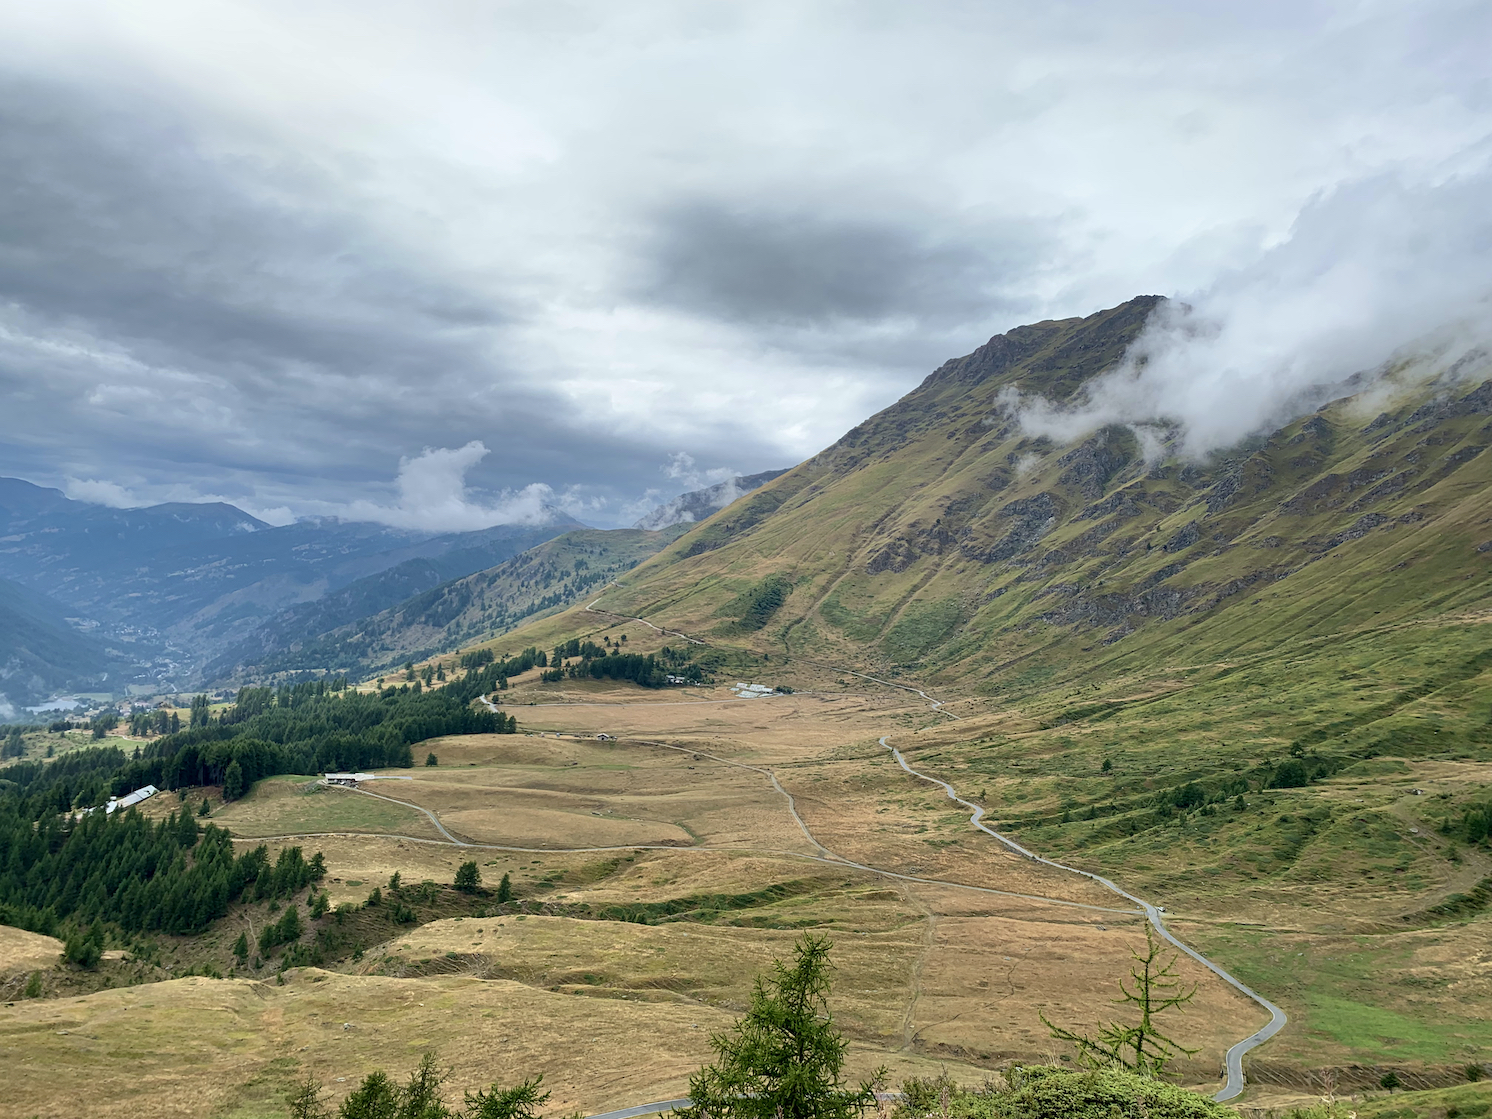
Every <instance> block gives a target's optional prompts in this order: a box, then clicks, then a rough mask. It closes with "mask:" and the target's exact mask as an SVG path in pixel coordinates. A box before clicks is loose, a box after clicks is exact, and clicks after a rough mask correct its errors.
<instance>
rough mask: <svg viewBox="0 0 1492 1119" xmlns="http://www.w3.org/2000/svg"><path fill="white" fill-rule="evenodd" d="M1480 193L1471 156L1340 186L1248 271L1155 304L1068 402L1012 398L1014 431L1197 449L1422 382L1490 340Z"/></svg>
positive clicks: (1486, 183)
mask: <svg viewBox="0 0 1492 1119" xmlns="http://www.w3.org/2000/svg"><path fill="white" fill-rule="evenodd" d="M1489 199H1492V172H1489V169H1488V167H1487V165H1486V164H1485V163H1483V164H1482V165H1481V166H1479V167H1475V168H1472V169H1470V170H1467V171H1464V172H1461V173H1456V174H1449V175H1446V176H1445V177H1443V178H1442V179H1440V180H1439V181H1437V182H1428V183H1426V182H1419V183H1415V182H1412V181H1406V179H1405V178H1404V177H1403V176H1400V175H1380V176H1374V177H1370V178H1367V179H1363V180H1360V181H1357V182H1354V183H1351V184H1347V185H1344V186H1342V187H1340V188H1338V189H1337V190H1335V191H1332V192H1331V193H1329V194H1327V195H1326V196H1324V197H1322V198H1319V199H1316V200H1314V201H1313V202H1312V203H1311V204H1310V205H1309V206H1308V207H1306V209H1305V210H1304V211H1303V212H1302V214H1301V216H1300V218H1299V220H1297V221H1296V222H1295V224H1294V226H1293V228H1292V229H1291V231H1290V234H1289V236H1288V237H1287V238H1286V239H1285V240H1284V241H1283V242H1282V243H1281V244H1279V245H1277V246H1276V247H1275V248H1273V249H1271V250H1270V251H1269V252H1268V253H1266V254H1265V255H1264V256H1263V257H1261V258H1260V259H1259V260H1258V261H1256V262H1255V263H1253V264H1252V265H1250V266H1249V267H1247V268H1242V269H1239V270H1237V271H1234V272H1231V273H1229V274H1227V275H1225V276H1223V277H1221V278H1220V279H1219V280H1218V281H1217V282H1216V283H1214V284H1212V285H1211V286H1209V287H1208V288H1206V289H1204V290H1202V291H1200V292H1197V293H1195V294H1192V295H1188V296H1185V297H1184V301H1172V302H1168V303H1165V304H1162V305H1161V306H1160V307H1159V308H1158V309H1157V311H1156V313H1155V314H1153V315H1152V316H1151V321H1150V323H1149V324H1148V325H1147V327H1146V330H1145V332H1144V334H1143V335H1142V336H1141V338H1140V339H1139V340H1138V341H1137V342H1136V343H1135V345H1134V346H1132V347H1131V348H1130V351H1129V353H1128V354H1127V355H1126V357H1125V360H1124V361H1123V362H1122V363H1121V365H1120V366H1119V367H1118V368H1117V369H1115V370H1114V371H1113V372H1112V373H1110V374H1108V375H1106V376H1104V377H1102V378H1100V379H1099V380H1097V381H1095V382H1093V383H1091V384H1090V385H1089V386H1088V388H1087V392H1086V396H1085V398H1084V399H1083V400H1081V401H1079V402H1077V403H1076V405H1075V406H1059V405H1056V404H1053V403H1051V402H1048V401H1043V400H1028V401H1025V402H1024V404H1023V410H1022V422H1023V425H1024V426H1025V428H1026V429H1027V430H1029V431H1031V432H1033V433H1039V434H1047V435H1052V436H1054V437H1058V438H1062V439H1071V438H1074V437H1076V436H1078V435H1080V434H1082V433H1084V432H1086V431H1090V430H1092V429H1094V428H1096V427H1098V426H1100V425H1102V424H1106V423H1126V424H1133V425H1141V426H1144V425H1161V426H1166V427H1171V428H1174V429H1175V430H1174V434H1173V437H1172V439H1171V440H1170V443H1171V445H1172V446H1173V448H1175V449H1178V450H1180V451H1182V452H1183V453H1186V454H1189V455H1192V456H1196V455H1201V454H1205V453H1206V452H1208V451H1212V450H1215V449H1217V448H1220V447H1226V446H1229V445H1231V444H1233V443H1236V442H1237V441H1238V440H1239V439H1241V438H1242V437H1244V436H1246V435H1248V434H1250V433H1252V432H1256V431H1259V430H1262V429H1266V428H1270V427H1274V426H1277V425H1279V424H1281V423H1284V422H1286V421H1288V420H1289V419H1291V418H1293V417H1295V416H1298V415H1301V414H1304V413H1305V412H1308V411H1311V410H1313V409H1315V408H1316V407H1318V406H1319V405H1320V404H1321V403H1323V402H1324V401H1326V400H1329V399H1333V398H1336V397H1340V396H1343V395H1346V394H1348V393H1355V392H1358V391H1361V390H1363V389H1364V388H1366V387H1368V386H1369V385H1370V384H1371V383H1372V382H1373V380H1375V379H1377V378H1379V377H1382V376H1384V375H1387V374H1389V373H1392V372H1395V371H1398V370H1400V369H1401V367H1402V366H1403V365H1404V364H1405V363H1408V364H1410V365H1412V366H1413V367H1414V368H1415V370H1417V372H1418V375H1421V376H1429V375H1431V374H1433V373H1434V372H1436V371H1437V370H1439V369H1442V368H1444V367H1445V366H1446V365H1448V364H1450V363H1451V362H1453V361H1454V360H1456V359H1457V358H1458V357H1460V356H1461V355H1462V354H1463V353H1465V352H1466V351H1467V350H1468V349H1470V348H1472V347H1475V346H1478V345H1483V344H1486V343H1488V342H1492V206H1489V205H1488V200H1489ZM1151 435H1152V443H1153V442H1154V440H1153V432H1151Z"/></svg>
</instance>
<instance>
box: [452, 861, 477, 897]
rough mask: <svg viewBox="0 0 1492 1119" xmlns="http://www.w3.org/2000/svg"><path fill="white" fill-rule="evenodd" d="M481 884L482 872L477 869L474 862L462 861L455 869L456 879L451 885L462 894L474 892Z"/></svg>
mask: <svg viewBox="0 0 1492 1119" xmlns="http://www.w3.org/2000/svg"><path fill="white" fill-rule="evenodd" d="M481 884H482V872H481V871H480V870H478V869H477V864H476V863H475V862H464V863H462V864H461V866H460V867H459V868H458V869H457V871H456V881H455V882H454V883H453V885H454V886H455V887H456V889H458V890H460V891H461V892H462V893H463V894H474V893H476V892H477V888H478V887H479V886H481Z"/></svg>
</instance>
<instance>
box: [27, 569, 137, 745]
mask: <svg viewBox="0 0 1492 1119" xmlns="http://www.w3.org/2000/svg"><path fill="white" fill-rule="evenodd" d="M64 614H65V611H64V610H63V609H62V608H61V607H60V606H59V605H58V604H57V603H56V602H54V601H52V600H51V599H49V598H46V597H44V596H42V595H38V594H34V593H33V592H31V591H30V590H28V589H27V588H25V587H23V586H21V585H20V584H19V583H14V582H12V581H11V580H9V579H0V722H4V721H6V720H9V719H12V718H14V717H15V716H16V710H15V709H16V708H17V707H20V706H25V705H26V704H32V703H39V702H41V701H42V700H43V699H45V698H47V697H48V696H49V695H52V694H55V693H56V692H58V691H62V690H65V689H69V688H76V689H80V690H84V691H91V690H94V689H104V690H112V685H113V684H114V683H116V682H117V681H118V679H119V678H120V677H121V676H128V675H129V674H130V673H131V670H132V668H133V666H132V664H131V662H130V661H129V659H128V658H127V657H125V656H121V655H117V654H115V653H110V652H109V651H108V650H107V648H106V647H105V646H104V644H103V643H102V642H101V641H99V640H97V639H95V638H92V637H90V636H88V635H87V634H85V633H82V632H80V631H79V630H77V629H76V628H75V627H73V626H72V625H70V624H69V623H68V621H67V619H66V617H65V616H64Z"/></svg>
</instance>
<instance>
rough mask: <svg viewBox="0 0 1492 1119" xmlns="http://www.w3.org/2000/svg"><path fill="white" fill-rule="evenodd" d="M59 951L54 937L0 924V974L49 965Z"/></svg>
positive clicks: (60, 949)
mask: <svg viewBox="0 0 1492 1119" xmlns="http://www.w3.org/2000/svg"><path fill="white" fill-rule="evenodd" d="M61 952H62V941H60V940H58V939H57V938H56V937H51V936H42V935H40V934H39V933H33V932H26V931H25V930H24V929H14V928H11V927H10V926H9V925H0V975H14V974H15V973H16V972H22V971H35V970H36V969H38V968H47V967H51V966H52V965H53V964H55V963H56V962H57V957H58V955H59V954H61Z"/></svg>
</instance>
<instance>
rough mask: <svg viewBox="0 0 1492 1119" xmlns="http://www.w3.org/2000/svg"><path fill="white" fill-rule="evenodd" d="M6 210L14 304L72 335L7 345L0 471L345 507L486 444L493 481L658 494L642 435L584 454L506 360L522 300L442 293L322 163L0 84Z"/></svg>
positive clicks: (115, 106)
mask: <svg viewBox="0 0 1492 1119" xmlns="http://www.w3.org/2000/svg"><path fill="white" fill-rule="evenodd" d="M0 197H3V198H4V205H3V207H0V306H3V305H8V306H9V308H10V314H11V318H12V326H13V328H18V329H19V330H21V332H22V333H28V334H31V335H33V336H35V337H39V338H45V339H47V340H48V341H49V342H56V341H58V340H61V341H62V342H63V343H64V344H62V345H47V346H43V347H36V348H32V349H30V350H25V349H18V348H11V349H9V350H7V349H4V348H0V386H3V390H4V392H5V395H6V399H7V401H8V402H9V403H8V407H7V409H6V412H7V413H8V417H7V419H6V420H4V421H3V428H0V430H3V432H4V442H5V443H6V444H8V447H6V448H5V449H4V457H5V458H7V459H9V460H10V462H9V464H8V465H7V464H3V463H0V472H5V471H6V470H7V469H8V470H10V471H13V472H16V473H21V474H25V475H26V476H30V477H48V478H56V476H57V474H58V472H59V471H64V472H65V471H66V470H67V469H68V468H69V466H71V467H74V468H78V469H88V468H92V469H97V470H99V471H112V472H115V474H114V475H111V476H117V475H124V476H128V475H130V474H134V475H136V476H143V477H147V478H154V479H167V478H175V479H178V480H182V481H190V482H191V483H193V484H196V485H198V486H199V488H202V489H204V490H207V491H213V492H226V493H229V494H230V495H231V494H232V493H234V492H248V493H252V492H253V491H254V490H255V489H256V488H263V489H266V490H268V491H271V492H279V493H293V492H294V491H295V490H297V489H299V488H307V487H315V486H318V485H319V486H322V487H323V488H324V496H326V497H327V498H330V499H332V500H335V499H337V498H339V497H343V496H346V495H348V494H352V493H357V492H359V491H360V489H361V488H364V487H366V486H367V485H368V484H369V483H387V484H391V483H392V482H393V476H394V471H395V469H396V467H397V463H398V460H399V458H400V457H401V456H403V455H413V454H418V453H419V451H420V450H421V448H422V447H425V446H459V445H461V444H463V443H465V442H466V441H467V440H469V439H477V438H479V439H482V440H484V441H485V444H486V446H487V447H488V448H489V450H490V452H491V453H490V454H489V455H488V456H487V457H486V458H485V459H484V460H483V461H482V462H481V463H480V464H479V465H477V466H475V467H474V468H473V471H472V475H471V478H470V481H471V482H472V483H473V484H475V485H476V486H478V487H479V488H488V489H491V490H493V491H500V490H503V489H507V488H513V487H520V486H522V485H525V484H527V483H529V482H532V481H534V480H537V479H545V480H548V481H551V482H553V483H554V484H555V485H556V486H561V487H562V486H564V485H576V484H580V485H594V486H598V487H599V489H600V491H605V492H614V493H615V494H616V495H617V496H618V497H631V496H632V495H634V494H635V493H636V492H638V491H639V490H641V489H642V488H644V487H645V486H647V485H649V484H654V483H655V482H656V471H657V463H658V461H659V458H660V454H659V451H658V449H657V448H655V447H651V446H648V445H646V444H645V443H643V442H642V441H640V440H632V439H628V438H626V437H621V438H608V437H606V436H604V435H596V434H594V433H589V434H587V435H586V436H585V437H584V440H583V441H584V442H585V444H586V445H587V446H588V447H589V448H590V450H589V452H588V454H587V455H585V456H580V457H577V456H576V455H575V454H574V453H573V448H574V446H575V444H576V442H577V440H576V433H575V431H574V430H573V426H572V425H570V424H567V422H566V419H565V412H564V409H563V408H562V407H558V406H557V405H556V401H555V400H554V398H553V396H552V395H551V394H550V393H549V392H547V391H546V390H545V388H544V387H543V385H542V383H541V384H537V385H536V384H534V383H533V382H532V380H528V379H525V378H523V377H522V375H521V374H519V373H516V372H510V371H508V370H505V369H504V368H503V366H502V363H501V358H500V357H498V358H496V359H495V358H494V356H493V350H494V349H500V345H501V337H502V330H503V328H504V327H505V326H506V325H509V324H511V323H513V322H515V321H519V320H520V319H521V317H522V314H523V309H522V307H521V300H518V299H515V300H514V301H512V302H511V303H509V304H508V305H503V304H502V303H501V302H499V301H498V300H496V299H494V297H493V296H492V294H491V292H490V291H485V290H484V291H477V292H474V291H471V290H466V289H463V288H462V287H461V286H459V285H453V284H451V283H450V282H447V281H444V280H443V279H441V278H440V277H439V276H438V275H435V274H433V273H432V271H431V270H430V269H429V268H427V267H425V266H424V262H422V261H420V260H418V259H415V258H413V257H412V256H411V254H410V253H409V252H408V250H407V249H404V248H403V247H402V246H400V245H398V244H394V243H391V242H390V241H389V240H388V239H387V238H384V237H381V236H380V235H379V234H378V232H377V231H376V230H373V229H370V228H368V227H367V226H365V225H364V224H362V223H360V222H359V220H358V218H357V216H356V211H355V207H353V206H349V205H348V202H349V200H348V199H346V198H345V197H344V198H338V197H337V196H336V193H335V188H334V187H332V186H331V185H330V184H327V183H324V182H322V181H320V179H319V177H318V175H317V173H316V171H315V170H314V169H312V168H308V167H305V166H299V165H296V164H295V163H293V162H291V161H288V160H277V161H273V162H271V161H267V160H259V159H255V158H252V157H249V156H243V155H238V156H225V155H221V154H216V153H213V152H210V151H209V150H207V148H206V146H205V145H204V144H203V143H202V142H201V141H200V140H199V139H198V136H197V134H196V133H195V132H194V130H193V129H192V128H190V127H189V126H188V125H187V124H186V123H185V122H184V121H183V119H181V117H180V116H179V115H178V114H176V113H175V112H174V111H173V110H172V108H171V107H170V106H169V105H167V104H165V103H164V102H163V100H162V99H153V98H149V97H141V96H140V95H138V93H135V94H132V95H130V96H127V97H111V96H109V95H108V93H107V91H101V90H91V91H88V92H86V93H85V92H83V91H80V90H78V89H76V88H70V87H67V86H64V85H61V84H56V83H48V82H43V81H35V80H22V79H18V78H15V77H10V78H7V79H5V80H4V81H3V82H0ZM100 345H103V346H106V347H108V348H110V349H113V350H115V351H117V352H116V353H114V354H113V355H111V356H112V358H113V359H115V360H113V363H112V364H111V363H110V361H109V360H101V359H100V355H99V354H98V353H97V352H96V351H97V349H98V348H99V346H100ZM126 359H127V360H126ZM121 361H123V362H124V363H125V364H127V365H130V366H132V368H125V369H123V370H121V368H120V362H121ZM140 366H144V367H146V368H143V369H142V368H140ZM100 387H102V391H103V393H104V395H105V397H106V398H107V399H108V400H111V401H113V400H115V399H116V398H117V400H118V403H117V405H108V406H105V407H103V408H102V409H100V408H98V407H95V406H93V405H90V404H89V403H88V402H87V401H88V399H89V397H90V396H91V395H93V394H95V393H96V391H97V390H99V389H100ZM199 420H200V421H201V422H195V421H199ZM598 451H599V452H602V454H601V455H599V456H598V455H597V452H598ZM602 460H604V461H605V462H607V463H608V464H609V465H608V466H607V467H606V468H604V469H603V468H601V467H600V466H599V465H598V463H599V461H602Z"/></svg>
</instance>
